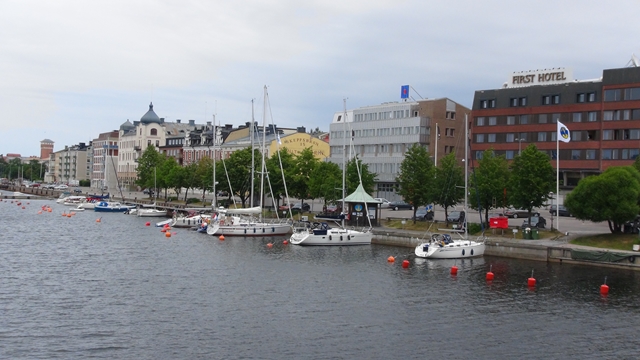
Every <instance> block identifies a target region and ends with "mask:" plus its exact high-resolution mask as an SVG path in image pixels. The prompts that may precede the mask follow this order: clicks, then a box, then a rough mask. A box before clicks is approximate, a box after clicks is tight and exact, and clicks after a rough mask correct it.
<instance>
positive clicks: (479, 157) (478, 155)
mask: <svg viewBox="0 0 640 360" xmlns="http://www.w3.org/2000/svg"><path fill="white" fill-rule="evenodd" d="M482 153H483V152H482V151H480V150H478V151H476V160H482Z"/></svg>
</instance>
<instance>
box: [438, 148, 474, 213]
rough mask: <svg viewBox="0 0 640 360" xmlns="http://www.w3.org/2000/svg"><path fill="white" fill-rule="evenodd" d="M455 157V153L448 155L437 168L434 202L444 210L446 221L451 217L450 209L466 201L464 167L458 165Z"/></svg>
mask: <svg viewBox="0 0 640 360" xmlns="http://www.w3.org/2000/svg"><path fill="white" fill-rule="evenodd" d="M455 155H456V154H455V153H449V154H447V155H446V156H445V157H443V158H442V160H440V165H439V166H438V167H436V168H435V179H434V181H433V191H434V192H435V195H434V200H433V202H434V203H435V204H438V205H440V206H442V207H443V208H444V216H445V219H446V218H448V217H449V216H448V215H449V214H448V209H449V208H450V207H453V206H456V205H457V204H458V203H459V202H460V201H461V200H462V199H464V174H463V170H462V167H461V166H460V165H458V164H456V157H455ZM467 215H468V214H465V216H467ZM447 221H448V220H447Z"/></svg>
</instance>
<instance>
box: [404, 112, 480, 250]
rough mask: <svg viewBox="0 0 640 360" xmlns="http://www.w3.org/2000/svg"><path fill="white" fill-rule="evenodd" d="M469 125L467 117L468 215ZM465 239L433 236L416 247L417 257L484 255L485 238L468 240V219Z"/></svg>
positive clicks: (465, 174)
mask: <svg viewBox="0 0 640 360" xmlns="http://www.w3.org/2000/svg"><path fill="white" fill-rule="evenodd" d="M468 132H469V123H468V120H467V117H466V115H465V150H464V169H465V170H464V209H465V214H466V213H467V211H466V210H467V193H468V192H467V187H468V184H469V166H468V161H467V160H468V159H467V154H468V153H469V151H468V146H469V141H468V139H469V133H468ZM464 234H465V238H464V239H459V240H454V239H452V238H451V235H449V234H432V235H431V238H430V239H429V241H427V242H423V243H421V244H420V245H418V246H416V249H415V254H416V256H417V257H420V258H426V259H460V258H467V257H474V256H482V255H484V249H485V244H484V236H482V240H480V239H478V240H476V241H472V240H469V239H468V236H469V235H468V230H467V217H466V216H465V218H464Z"/></svg>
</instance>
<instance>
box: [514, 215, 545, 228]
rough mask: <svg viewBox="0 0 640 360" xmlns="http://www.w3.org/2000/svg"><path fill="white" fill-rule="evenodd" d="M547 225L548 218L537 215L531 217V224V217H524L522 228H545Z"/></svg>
mask: <svg viewBox="0 0 640 360" xmlns="http://www.w3.org/2000/svg"><path fill="white" fill-rule="evenodd" d="M546 226H547V220H546V219H545V218H543V217H542V216H539V215H536V216H532V217H531V225H529V219H524V221H523V222H522V226H520V228H521V229H525V228H532V227H537V228H538V229H544V228H545V227H546Z"/></svg>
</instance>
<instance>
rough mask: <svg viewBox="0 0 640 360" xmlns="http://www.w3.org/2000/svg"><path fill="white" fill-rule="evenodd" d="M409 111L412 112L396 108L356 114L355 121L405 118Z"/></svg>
mask: <svg viewBox="0 0 640 360" xmlns="http://www.w3.org/2000/svg"><path fill="white" fill-rule="evenodd" d="M409 113H410V111H409V110H395V111H379V112H371V113H366V114H355V115H354V116H353V121H354V122H362V121H375V120H387V119H403V118H408V117H409ZM416 116H417V114H416Z"/></svg>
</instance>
